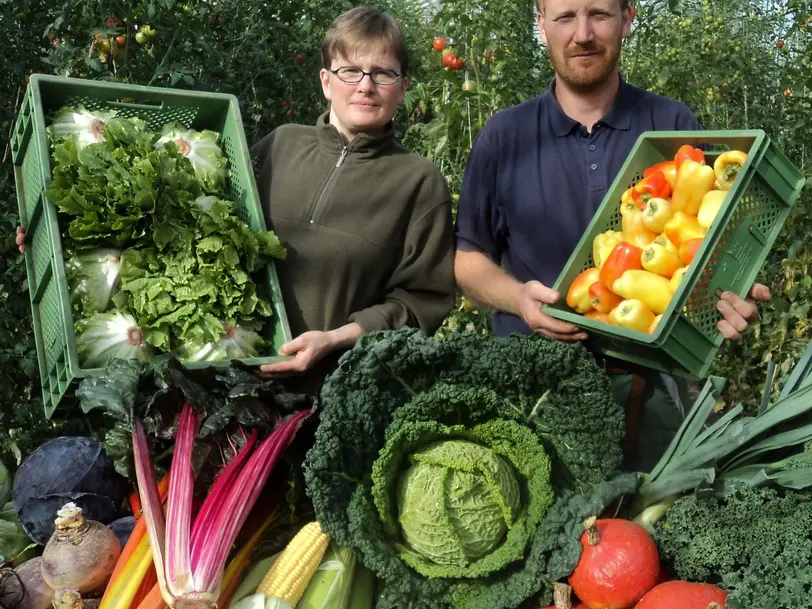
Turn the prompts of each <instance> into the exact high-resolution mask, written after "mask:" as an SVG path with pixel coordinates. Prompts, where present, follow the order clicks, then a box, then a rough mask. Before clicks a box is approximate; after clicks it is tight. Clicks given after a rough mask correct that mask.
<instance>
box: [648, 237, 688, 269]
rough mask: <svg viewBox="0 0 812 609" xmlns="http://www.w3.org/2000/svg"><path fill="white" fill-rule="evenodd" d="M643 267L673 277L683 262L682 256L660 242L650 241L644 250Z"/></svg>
mask: <svg viewBox="0 0 812 609" xmlns="http://www.w3.org/2000/svg"><path fill="white" fill-rule="evenodd" d="M642 262H643V268H644V269H645V270H647V271H650V272H652V273H657V274H658V275H662V276H663V277H668V278H671V276H673V275H674V273H676V272H677V269H680V268H682V266H683V264H682V261H680V257H679V256H678V255H677V254H675V253H674V252H672V251H671V250H669V249H668V248H667V247H665V246H664V245H662V244H660V243H649V244H648V245H647V246H646V247H645V249H644V250H643V257H642Z"/></svg>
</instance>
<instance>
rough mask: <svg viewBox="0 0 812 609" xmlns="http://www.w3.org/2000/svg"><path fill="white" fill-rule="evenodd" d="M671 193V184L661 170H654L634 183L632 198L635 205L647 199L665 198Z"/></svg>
mask: <svg viewBox="0 0 812 609" xmlns="http://www.w3.org/2000/svg"><path fill="white" fill-rule="evenodd" d="M670 195H671V184H670V183H669V182H668V180H667V179H666V177H665V174H664V173H663V172H662V171H661V170H658V171H655V172H653V173H651V174H649V176H648V177H646V178H643V179H642V180H640V181H639V182H638V183H637V184H635V185H634V189H633V190H632V198H633V199H634V201H635V203H637V206H638V207H640V204H641V203H643V204H645V202H646V201H648V200H649V199H667V198H668V197H669V196H670Z"/></svg>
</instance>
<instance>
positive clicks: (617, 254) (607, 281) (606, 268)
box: [600, 242, 643, 290]
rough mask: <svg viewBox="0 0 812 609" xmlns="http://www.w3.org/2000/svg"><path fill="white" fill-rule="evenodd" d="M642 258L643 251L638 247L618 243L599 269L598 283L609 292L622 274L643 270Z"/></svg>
mask: <svg viewBox="0 0 812 609" xmlns="http://www.w3.org/2000/svg"><path fill="white" fill-rule="evenodd" d="M642 256H643V250H642V249H640V248H639V247H635V246H634V245H632V244H631V243H625V242H623V243H618V244H617V245H616V246H615V248H614V249H613V250H612V253H611V254H609V257H608V258H607V259H606V262H605V263H604V264H603V267H601V272H600V282H601V283H602V284H603V285H605V286H606V287H607V288H608V289H609V290H611V289H612V286H613V285H614V284H615V281H616V280H617V279H619V278H620V276H621V275H623V273H625V272H626V271H628V270H634V269H642V268H643V263H642V261H641V258H642Z"/></svg>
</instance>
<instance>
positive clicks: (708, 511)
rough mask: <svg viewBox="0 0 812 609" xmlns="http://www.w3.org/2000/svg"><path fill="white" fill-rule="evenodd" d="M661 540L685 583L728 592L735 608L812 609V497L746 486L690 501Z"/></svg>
mask: <svg viewBox="0 0 812 609" xmlns="http://www.w3.org/2000/svg"><path fill="white" fill-rule="evenodd" d="M655 539H656V541H657V545H658V546H659V548H660V553H661V556H662V558H663V560H664V562H665V563H666V564H669V565H670V566H671V567H672V569H673V570H674V573H675V574H676V575H677V576H678V577H680V578H682V579H686V580H693V581H708V582H711V583H716V584H718V585H720V586H721V587H723V588H725V589H726V590H727V591H728V592H729V595H728V598H727V606H728V607H729V608H730V609H807V608H812V567H810V565H812V493H805V492H798V491H790V490H783V491H782V490H775V489H773V488H770V487H749V486H741V487H738V488H735V489H730V490H728V491H727V492H726V493H725V494H724V496H723V497H721V498H715V497H707V498H699V497H697V496H689V497H685V498H682V499H680V500H678V501H677V502H676V503H675V504H674V505H673V506H672V507H671V508H670V509H669V510H668V512H667V513H666V519H665V521H663V522H660V523H659V524H658V525H657V528H656V534H655Z"/></svg>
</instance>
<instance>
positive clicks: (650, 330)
mask: <svg viewBox="0 0 812 609" xmlns="http://www.w3.org/2000/svg"><path fill="white" fill-rule="evenodd" d="M662 318H663V314H662V313H660V314H659V315H658V316H657V317H655V318H654V321H652V322H651V325H650V326H649V327H648V333H649V334H654V331H655V330H656V329H657V324H659V323H660V320H661V319H662Z"/></svg>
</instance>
